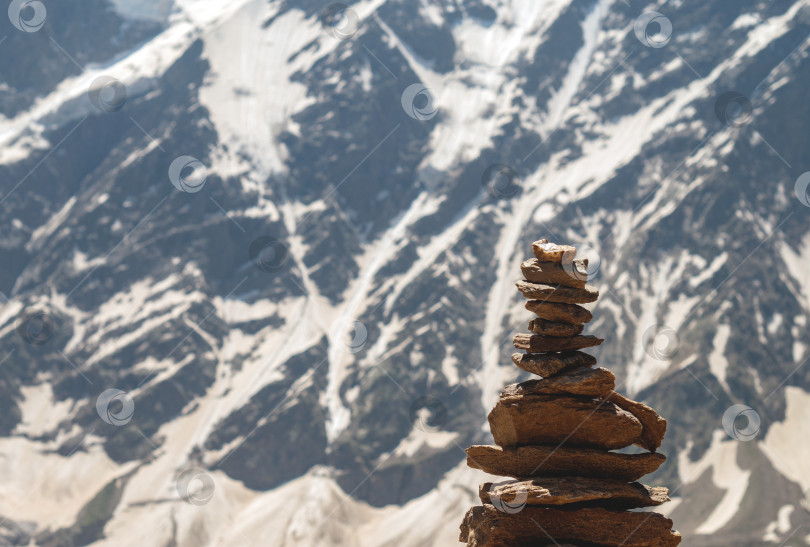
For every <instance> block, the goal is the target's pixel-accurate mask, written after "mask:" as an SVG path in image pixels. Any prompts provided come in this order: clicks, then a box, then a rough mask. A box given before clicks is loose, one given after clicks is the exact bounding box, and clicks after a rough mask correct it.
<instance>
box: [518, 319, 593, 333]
mask: <svg viewBox="0 0 810 547" xmlns="http://www.w3.org/2000/svg"><path fill="white" fill-rule="evenodd" d="M583 328H584V327H583V326H582V325H572V324H570V323H559V322H557V321H546V320H545V319H540V318H539V317H538V318H537V319H532V320H531V321H529V330H530V331H531V332H533V333H534V334H543V335H545V336H576V335H577V334H580V333H581V332H582V329H583Z"/></svg>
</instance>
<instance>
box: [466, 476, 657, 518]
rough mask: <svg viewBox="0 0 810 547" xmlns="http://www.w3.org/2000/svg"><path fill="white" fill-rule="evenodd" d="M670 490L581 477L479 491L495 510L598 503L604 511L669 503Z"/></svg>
mask: <svg viewBox="0 0 810 547" xmlns="http://www.w3.org/2000/svg"><path fill="white" fill-rule="evenodd" d="M668 494H669V490H668V489H667V488H665V487H663V486H647V485H645V484H641V483H639V482H622V481H619V480H615V479H590V478H583V477H542V478H534V479H526V480H513V481H503V482H496V483H492V482H485V483H483V484H482V485H481V486H480V487H479V489H478V497H480V498H481V501H482V502H484V503H490V504H492V505H495V507H496V508H497V507H498V506H499V504H502V503H506V504H508V506H509V507H511V508H515V507H518V506H519V505H520V504H524V503H525V504H526V505H567V504H571V503H586V502H598V504H599V506H600V507H604V508H606V509H616V510H619V511H621V510H624V509H636V508H638V507H651V506H655V505H661V504H662V503H664V502H667V501H669V495H668Z"/></svg>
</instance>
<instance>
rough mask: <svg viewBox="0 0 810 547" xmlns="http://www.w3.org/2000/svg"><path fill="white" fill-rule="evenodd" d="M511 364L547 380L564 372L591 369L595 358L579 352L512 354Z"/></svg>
mask: <svg viewBox="0 0 810 547" xmlns="http://www.w3.org/2000/svg"><path fill="white" fill-rule="evenodd" d="M512 362H513V363H515V365H517V366H518V367H520V368H521V369H523V370H525V371H526V372H531V373H532V374H537V375H538V376H543V377H546V378H547V377H549V376H553V375H555V374H557V373H559V372H562V371H564V370H572V369H575V368H583V367H592V366H594V365H595V364H596V357H594V356H593V355H588V354H587V353H582V352H581V351H563V352H560V353H553V352H552V353H529V354H526V353H513V354H512Z"/></svg>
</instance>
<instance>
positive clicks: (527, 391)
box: [501, 367, 616, 399]
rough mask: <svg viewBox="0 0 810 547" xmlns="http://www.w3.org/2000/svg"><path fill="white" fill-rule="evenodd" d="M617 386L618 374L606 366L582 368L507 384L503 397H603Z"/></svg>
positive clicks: (502, 393)
mask: <svg viewBox="0 0 810 547" xmlns="http://www.w3.org/2000/svg"><path fill="white" fill-rule="evenodd" d="M615 387H616V376H615V375H614V374H613V373H612V372H610V371H609V370H608V369H606V368H602V367H598V368H580V369H574V370H571V371H568V372H562V373H560V374H557V375H556V376H552V377H550V378H543V379H542V380H528V381H526V382H521V383H519V384H512V385H509V386H506V387H505V388H504V389H503V391H502V392H501V397H515V396H521V395H551V394H564V395H580V396H583V397H591V398H594V399H601V398H603V397H607V396H608V395H610V393H612V392H613V389H614V388H615Z"/></svg>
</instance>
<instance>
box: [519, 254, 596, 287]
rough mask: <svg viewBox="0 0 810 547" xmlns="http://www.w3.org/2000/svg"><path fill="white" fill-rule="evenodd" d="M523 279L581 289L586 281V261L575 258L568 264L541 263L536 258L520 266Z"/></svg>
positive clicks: (585, 259)
mask: <svg viewBox="0 0 810 547" xmlns="http://www.w3.org/2000/svg"><path fill="white" fill-rule="evenodd" d="M520 271H522V272H523V277H525V278H526V279H528V280H529V281H532V282H534V283H552V284H554V285H566V286H568V287H576V288H582V287H584V286H585V282H586V281H587V280H588V259H587V258H577V259H574V261H573V262H569V263H568V264H560V263H559V262H541V261H539V260H537V259H536V258H532V259H531V260H525V261H523V262H522V263H521V264H520Z"/></svg>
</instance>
